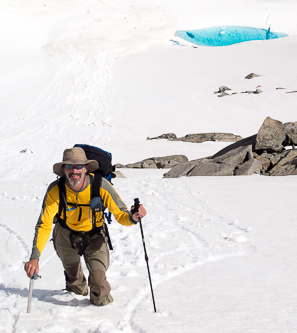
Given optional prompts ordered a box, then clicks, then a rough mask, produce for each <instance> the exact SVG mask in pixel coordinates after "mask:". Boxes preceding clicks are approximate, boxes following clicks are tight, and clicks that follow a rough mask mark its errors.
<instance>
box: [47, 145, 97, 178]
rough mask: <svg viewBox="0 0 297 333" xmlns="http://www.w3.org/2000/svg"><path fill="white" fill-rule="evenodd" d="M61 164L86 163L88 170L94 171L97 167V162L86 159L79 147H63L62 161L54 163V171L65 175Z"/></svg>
mask: <svg viewBox="0 0 297 333" xmlns="http://www.w3.org/2000/svg"><path fill="white" fill-rule="evenodd" d="M63 164H87V165H88V172H94V171H95V170H96V169H98V168H99V165H98V162H97V161H95V160H88V159H87V157H86V154H85V151H84V150H83V149H82V148H80V147H74V148H70V149H65V150H64V153H63V161H62V162H59V163H56V164H54V166H53V170H54V173H55V174H56V175H58V176H61V177H64V176H65V173H64V170H63Z"/></svg>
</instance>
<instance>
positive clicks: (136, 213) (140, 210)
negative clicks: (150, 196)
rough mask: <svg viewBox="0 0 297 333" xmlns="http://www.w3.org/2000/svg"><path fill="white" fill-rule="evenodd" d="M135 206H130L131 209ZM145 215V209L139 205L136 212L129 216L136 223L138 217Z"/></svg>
mask: <svg viewBox="0 0 297 333" xmlns="http://www.w3.org/2000/svg"><path fill="white" fill-rule="evenodd" d="M134 208H135V207H134V206H132V207H131V211H132V210H133V209H134ZM145 215H146V210H145V209H144V207H143V205H140V206H139V209H138V212H135V213H134V214H133V215H132V216H131V217H132V220H133V221H135V222H136V223H137V222H139V218H141V219H142V218H143V217H145Z"/></svg>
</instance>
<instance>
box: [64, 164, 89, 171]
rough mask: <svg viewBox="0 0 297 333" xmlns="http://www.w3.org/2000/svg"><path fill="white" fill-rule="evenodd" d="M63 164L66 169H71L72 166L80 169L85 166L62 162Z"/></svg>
mask: <svg viewBox="0 0 297 333" xmlns="http://www.w3.org/2000/svg"><path fill="white" fill-rule="evenodd" d="M64 165H65V168H66V169H67V170H71V169H73V168H75V169H77V170H81V169H82V168H84V167H85V164H64Z"/></svg>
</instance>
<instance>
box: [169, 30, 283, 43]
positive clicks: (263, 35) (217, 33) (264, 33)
mask: <svg viewBox="0 0 297 333" xmlns="http://www.w3.org/2000/svg"><path fill="white" fill-rule="evenodd" d="M175 36H178V37H180V38H182V39H184V40H186V41H188V42H191V43H194V44H196V45H201V46H227V45H232V44H236V43H242V42H247V41H251V40H267V39H275V38H281V37H287V36H288V35H287V34H286V33H283V32H272V31H270V28H269V29H267V30H265V29H258V28H249V27H240V26H218V27H212V28H205V29H198V30H178V31H176V32H175Z"/></svg>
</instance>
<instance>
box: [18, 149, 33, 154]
mask: <svg viewBox="0 0 297 333" xmlns="http://www.w3.org/2000/svg"><path fill="white" fill-rule="evenodd" d="M20 153H22V154H25V153H27V154H28V153H29V154H33V151H32V150H29V149H23V150H21V151H20Z"/></svg>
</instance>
